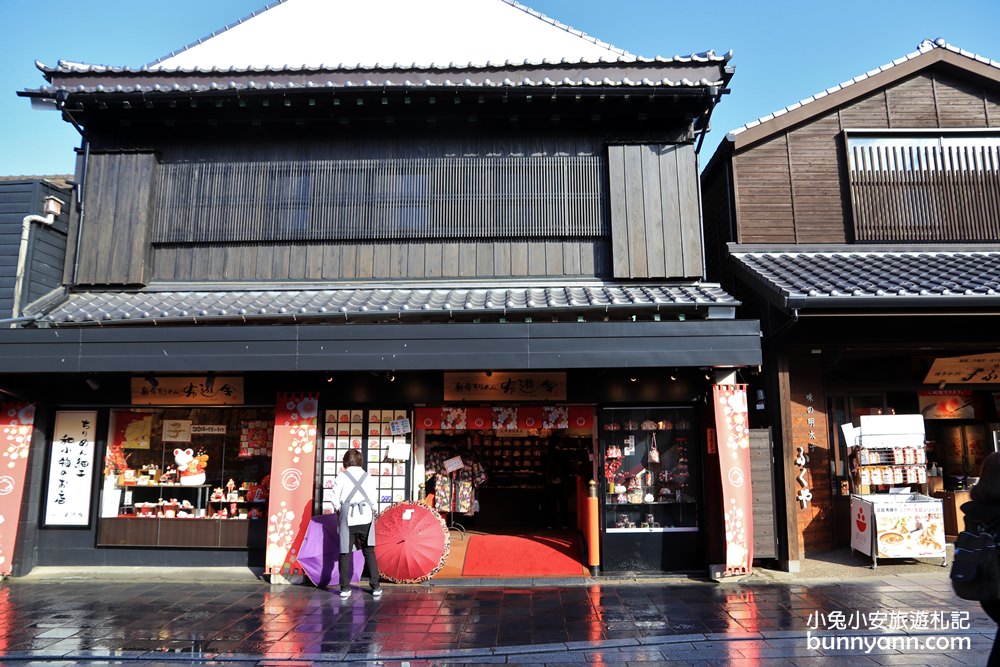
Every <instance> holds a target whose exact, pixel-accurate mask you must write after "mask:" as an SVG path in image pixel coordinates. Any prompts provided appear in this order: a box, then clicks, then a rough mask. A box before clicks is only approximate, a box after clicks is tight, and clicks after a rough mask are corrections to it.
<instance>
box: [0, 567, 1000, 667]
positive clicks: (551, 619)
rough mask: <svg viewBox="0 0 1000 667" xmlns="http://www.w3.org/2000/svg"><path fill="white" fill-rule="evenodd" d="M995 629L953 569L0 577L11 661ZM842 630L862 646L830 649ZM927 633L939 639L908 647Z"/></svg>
mask: <svg viewBox="0 0 1000 667" xmlns="http://www.w3.org/2000/svg"><path fill="white" fill-rule="evenodd" d="M994 631H995V626H994V625H993V623H992V622H991V621H990V620H989V619H988V618H987V617H986V616H985V615H984V614H982V612H981V611H980V610H979V608H978V606H977V605H975V604H973V603H968V602H964V601H961V600H958V599H956V598H955V597H954V596H953V595H952V593H951V590H950V587H949V585H948V580H947V577H946V574H944V573H943V572H942V573H941V574H935V575H923V574H918V575H909V576H902V575H899V576H892V575H888V574H887V575H886V576H884V577H879V578H877V579H868V580H865V581H855V582H852V581H844V582H836V583H825V582H814V583H774V582H761V583H750V584H734V583H726V584H724V585H718V584H714V583H709V582H695V581H677V582H675V581H671V580H659V581H647V582H640V583H620V582H619V583H606V584H601V585H573V586H536V587H506V588H498V587H493V588H484V587H469V586H451V585H449V586H393V585H386V586H385V594H384V596H383V597H382V599H381V600H375V599H373V598H372V597H371V595H370V594H369V593H368V592H367V589H366V588H358V587H355V589H354V593H353V595H352V597H351V598H350V599H349V600H346V601H345V600H341V599H340V598H339V596H338V595H337V594H336V591H333V592H330V591H326V590H320V589H316V588H313V587H311V586H309V585H291V586H287V585H286V586H278V585H275V586H271V585H269V584H267V583H265V582H261V581H254V580H240V581H228V582H205V583H201V584H199V583H197V582H190V581H187V582H183V583H182V582H178V581H162V580H161V581H154V582H149V583H143V582H139V581H134V580H132V581H109V580H99V579H91V580H70V581H62V582H60V581H54V580H52V579H49V578H42V579H39V578H34V577H29V578H24V579H10V580H8V581H7V582H5V583H4V584H2V585H0V664H3V665H29V664H39V665H49V666H54V665H68V664H87V665H98V664H101V665H104V664H132V665H135V664H143V665H152V664H162V665H179V664H189V663H196V664H205V665H212V664H225V665H287V666H288V667H298V666H299V665H310V664H312V665H321V664H333V663H338V664H342V663H349V664H359V665H361V664H364V665H380V664H385V665H410V666H411V667H416V666H417V665H442V664H486V663H505V664H539V665H540V664H544V665H564V664H565V665H581V664H593V665H628V664H639V663H644V664H650V663H652V664H657V663H659V664H696V665H727V664H733V665H743V664H745V665H758V664H767V665H826V664H850V665H876V664H882V665H898V664H919V665H959V664H969V665H983V664H985V663H986V655H987V653H988V651H989V647H990V644H991V642H992V637H993V633H994ZM836 637H840V638H843V639H842V640H841V641H848V640H851V638H853V640H852V641H854V642H855V644H854V646H853V648H852V647H851V646H846V645H845V646H839V647H838V646H833V645H832V644H830V642H832V641H834V638H836ZM928 640H930V641H932V642H934V643H935V646H934V647H933V648H925V647H923V644H922V645H921V646H920V647H915V646H913V645H912V644H911V645H909V646H907V645H904V644H902V643H901V642H906V641H909V642H913V641H919V642H927V641H928ZM824 641H825V642H826V644H827V645H825V646H824V645H822V643H823V642H824ZM862 642H867V644H862ZM937 642H941V643H940V644H938V643H937ZM956 642H958V643H956ZM872 644H877V645H872Z"/></svg>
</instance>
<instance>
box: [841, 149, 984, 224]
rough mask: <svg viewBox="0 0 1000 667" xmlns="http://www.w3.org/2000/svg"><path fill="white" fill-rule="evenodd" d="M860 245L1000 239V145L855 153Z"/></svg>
mask: <svg viewBox="0 0 1000 667" xmlns="http://www.w3.org/2000/svg"><path fill="white" fill-rule="evenodd" d="M850 178H851V206H852V210H853V213H854V234H855V240H857V241H998V240H1000V148H998V147H997V146H944V147H931V146H908V147H902V146H879V145H865V146H852V147H851V164H850Z"/></svg>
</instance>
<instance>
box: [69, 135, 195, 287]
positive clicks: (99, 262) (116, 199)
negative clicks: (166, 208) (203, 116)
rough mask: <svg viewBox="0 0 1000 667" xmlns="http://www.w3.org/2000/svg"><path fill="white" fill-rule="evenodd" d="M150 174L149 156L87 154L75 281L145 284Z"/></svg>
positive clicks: (152, 162)
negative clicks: (83, 203) (87, 160)
mask: <svg viewBox="0 0 1000 667" xmlns="http://www.w3.org/2000/svg"><path fill="white" fill-rule="evenodd" d="M155 174H156V157H155V156H154V155H153V154H152V153H97V154H91V155H90V158H89V163H88V165H87V183H86V192H85V194H84V197H85V200H84V201H85V203H86V208H85V209H84V220H83V224H82V226H81V229H80V253H79V257H78V258H77V262H78V273H77V282H78V283H80V284H126V285H127V284H143V283H145V282H146V280H147V277H148V256H149V233H150V230H149V222H150V219H149V218H150V208H151V197H152V194H153V182H154V177H155ZM189 270H190V269H189Z"/></svg>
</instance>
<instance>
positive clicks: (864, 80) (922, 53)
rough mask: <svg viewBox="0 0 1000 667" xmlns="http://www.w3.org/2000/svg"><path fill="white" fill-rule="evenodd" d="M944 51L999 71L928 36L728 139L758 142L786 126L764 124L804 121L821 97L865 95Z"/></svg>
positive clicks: (995, 63)
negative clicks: (785, 119)
mask: <svg viewBox="0 0 1000 667" xmlns="http://www.w3.org/2000/svg"><path fill="white" fill-rule="evenodd" d="M944 52H949V53H954V54H956V55H961V56H963V57H965V58H968V59H970V60H973V61H974V62H977V63H980V64H982V65H986V66H988V67H991V68H995V69H997V70H1000V62H998V61H995V60H992V59H990V58H986V57H983V56H980V55H977V54H975V53H972V52H970V51H966V50H964V49H959V48H957V47H955V46H952V45H951V44H949V43H948V42H946V41H944V40H943V39H940V38H939V39H937V40H934V41H931V40H929V39H925V40H924V41H923V42H921V43H920V44H919V45H918V46H917V50H916V51H912V52H911V53H908V54H906V55H904V56H902V57H900V58H896V59H895V60H893V61H891V62H889V63H886V64H885V65H882V66H880V67H876V68H874V69H871V70H869V71H868V72H866V73H864V74H860V75H858V76H856V77H854V78H852V79H849V80H848V81H845V82H843V83H841V84H839V85H836V86H833V87H831V88H827V89H826V90H823V91H820V92H818V93H816V94H814V95H811V96H809V97H807V98H805V99H803V100H800V101H798V102H796V103H794V104H790V105H788V106H786V107H782V108H781V109H778V110H777V111H773V112H771V113H769V114H767V115H765V116H762V117H760V118H758V119H756V120H753V121H750V122H748V123H745V124H744V125H741V126H740V127H737V128H735V129H733V130H730V131H729V132H728V133H727V134H726V137H725V139H726V140H727V141H729V142H730V143H732V144H734V145H735V146H734V147H736V148H739V147H741V146H744V145H746V144H749V143H752V142H755V141H758V140H760V139H762V138H765V137H767V136H770V134H771V133H773V132H777V131H779V130H781V129H784V127H785V126H786V125H785V124H782V125H781V127H776V128H774V129H773V130H772V129H770V128H764V129H762V127H761V126H763V125H767V124H769V123H771V122H773V121H775V120H777V119H779V118H781V117H783V116H785V115H786V114H788V113H791V112H797V113H796V114H795V115H796V120H804V119H805V118H808V117H809V116H811V115H813V114H814V113H821V112H822V111H823V110H824V109H814V108H813V107H812V106H811V105H813V104H814V103H816V102H817V101H819V100H822V99H824V98H829V97H830V96H831V95H836V96H837V99H838V100H840V98H841V97H843V98H845V100H844V101H846V98H849V97H852V96H859V95H863V94H865V93H866V92H869V90H868V88H872V87H877V86H878V85H883V84H882V79H883V78H885V77H890V76H892V77H895V76H897V75H898V76H905V75H906V74H907V73H908V72H899V69H898V68H900V67H901V66H903V65H906V64H908V63H911V62H912V61H914V60H917V59H921V60H923V59H925V58H926V57H927V55H928V54H933V53H936V54H937V56H936V57H934V56H931V59H929V60H928V62H927V63H926V65H930V64H932V63H933V62H936V61H937V60H940V59H941V58H942V57H943V53H944ZM918 64H919V66H920V67H918V68H916V69H919V68H922V67H924V66H926V65H924V64H923V63H922V62H921V63H918ZM882 75H885V77H883V76H882ZM876 78H878V79H879V81H878V82H873V79H876ZM862 86H863V87H864V89H861V87H862ZM803 109H804V110H803ZM789 124H790V123H789ZM751 131H752V132H751Z"/></svg>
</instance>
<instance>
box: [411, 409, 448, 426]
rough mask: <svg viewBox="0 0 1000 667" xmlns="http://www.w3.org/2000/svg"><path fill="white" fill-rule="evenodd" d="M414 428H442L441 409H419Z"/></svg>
mask: <svg viewBox="0 0 1000 667" xmlns="http://www.w3.org/2000/svg"><path fill="white" fill-rule="evenodd" d="M415 412H416V418H415V420H414V421H415V423H414V427H416V428H429V429H439V428H441V421H442V419H441V414H442V413H441V408H417V409H416V410H415Z"/></svg>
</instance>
